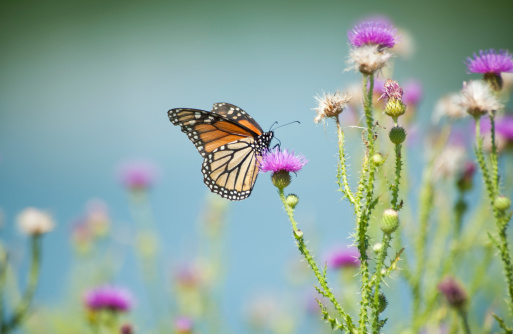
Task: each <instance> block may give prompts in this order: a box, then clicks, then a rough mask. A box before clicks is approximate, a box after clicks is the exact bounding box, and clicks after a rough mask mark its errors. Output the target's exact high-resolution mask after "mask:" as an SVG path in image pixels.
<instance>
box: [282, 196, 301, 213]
mask: <svg viewBox="0 0 513 334" xmlns="http://www.w3.org/2000/svg"><path fill="white" fill-rule="evenodd" d="M285 202H286V203H287V205H288V206H290V207H291V208H292V209H294V208H295V207H296V205H297V203H299V197H297V195H295V194H290V195H288V196H287V198H286V199H285Z"/></svg>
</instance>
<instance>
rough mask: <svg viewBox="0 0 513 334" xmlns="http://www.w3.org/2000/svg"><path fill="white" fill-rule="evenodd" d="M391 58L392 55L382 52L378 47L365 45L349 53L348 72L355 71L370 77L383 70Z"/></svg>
mask: <svg viewBox="0 0 513 334" xmlns="http://www.w3.org/2000/svg"><path fill="white" fill-rule="evenodd" d="M390 57H392V54H391V53H390V52H387V51H385V50H380V47H379V46H378V45H363V46H361V47H358V48H353V49H351V51H350V53H349V60H348V61H347V62H348V64H349V67H348V68H347V69H346V71H347V70H350V69H355V70H358V71H360V72H361V73H363V74H367V75H370V74H373V73H374V72H376V71H377V70H380V69H381V68H383V66H385V65H386V63H387V61H388V60H389V59H390Z"/></svg>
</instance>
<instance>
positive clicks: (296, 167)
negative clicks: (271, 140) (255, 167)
mask: <svg viewBox="0 0 513 334" xmlns="http://www.w3.org/2000/svg"><path fill="white" fill-rule="evenodd" d="M307 162H308V160H306V159H305V157H304V156H302V155H294V151H291V152H289V151H287V150H284V151H282V150H280V149H275V150H269V151H267V152H265V153H264V154H263V155H262V159H261V161H260V171H261V172H264V173H265V172H273V173H276V172H280V171H286V172H298V171H300V170H301V169H302V168H303V166H304V165H306V163H307Z"/></svg>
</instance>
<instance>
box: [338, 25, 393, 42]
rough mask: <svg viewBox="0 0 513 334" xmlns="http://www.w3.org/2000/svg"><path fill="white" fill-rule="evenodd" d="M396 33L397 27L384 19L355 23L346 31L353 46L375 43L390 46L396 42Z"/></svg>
mask: <svg viewBox="0 0 513 334" xmlns="http://www.w3.org/2000/svg"><path fill="white" fill-rule="evenodd" d="M396 33H397V29H396V28H394V27H393V26H392V25H391V24H389V23H388V22H386V21H385V20H373V21H365V22H362V23H360V24H358V25H356V26H355V27H354V28H353V29H352V30H350V31H349V32H348V33H347V37H348V38H349V42H350V43H351V45H352V46H354V47H361V46H364V45H377V46H379V47H380V48H391V47H393V46H394V44H395V43H396V42H397V37H396Z"/></svg>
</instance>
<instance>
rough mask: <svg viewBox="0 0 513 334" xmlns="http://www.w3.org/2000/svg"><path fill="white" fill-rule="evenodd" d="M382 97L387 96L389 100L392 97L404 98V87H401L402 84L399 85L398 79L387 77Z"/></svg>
mask: <svg viewBox="0 0 513 334" xmlns="http://www.w3.org/2000/svg"><path fill="white" fill-rule="evenodd" d="M382 98H385V99H387V100H390V99H397V100H402V98H403V89H402V88H401V86H399V84H398V83H397V81H394V80H391V79H387V81H385V85H384V93H383V95H381V97H380V99H382Z"/></svg>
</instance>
